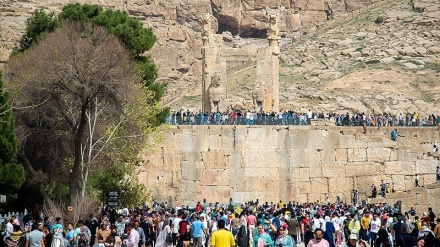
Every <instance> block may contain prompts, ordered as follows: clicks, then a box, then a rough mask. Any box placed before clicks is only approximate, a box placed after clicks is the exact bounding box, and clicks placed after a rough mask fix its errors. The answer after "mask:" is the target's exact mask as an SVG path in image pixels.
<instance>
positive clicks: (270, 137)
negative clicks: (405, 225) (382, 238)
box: [139, 125, 440, 212]
mask: <svg viewBox="0 0 440 247" xmlns="http://www.w3.org/2000/svg"><path fill="white" fill-rule="evenodd" d="M395 128H396V127H382V128H368V129H367V132H366V133H364V129H363V128H362V127H340V126H313V125H312V126H218V125H210V126H190V125H180V126H172V127H171V129H170V132H169V133H167V134H166V138H165V140H164V142H163V144H161V146H160V147H159V148H158V149H157V150H155V151H153V152H148V153H145V154H144V155H143V159H144V160H145V163H144V165H143V166H142V172H141V173H140V174H139V179H140V181H143V182H144V183H145V185H146V187H147V188H148V189H149V190H151V191H152V194H153V196H154V197H155V198H157V200H158V201H168V202H172V203H173V204H174V205H182V204H185V205H186V204H188V205H192V204H194V202H195V201H198V200H200V201H202V200H203V199H206V201H207V202H227V201H228V200H229V198H232V199H233V201H234V202H247V201H250V200H254V201H255V200H256V199H260V201H261V200H265V201H269V202H271V201H272V202H277V201H279V200H283V201H289V200H292V201H298V202H312V201H317V200H319V201H324V200H326V198H327V197H329V198H330V199H331V200H332V201H333V200H335V198H336V196H340V198H341V199H342V200H343V201H344V202H350V201H351V197H350V195H351V193H352V190H353V189H356V190H358V191H359V192H360V198H361V199H362V200H365V198H366V197H368V196H370V195H371V185H372V184H375V185H376V186H377V185H379V184H380V182H381V180H382V179H383V180H384V181H386V182H388V183H390V184H394V189H395V190H396V193H390V194H388V195H387V198H386V199H384V198H381V197H379V198H377V199H374V200H370V201H371V202H388V203H390V204H393V203H395V202H396V201H399V200H400V201H402V209H406V210H407V209H409V207H410V206H414V207H415V208H416V210H417V211H418V212H423V211H426V210H427V207H428V205H430V206H431V207H433V208H434V210H435V212H438V211H439V210H440V200H439V199H440V183H438V184H436V183H435V179H436V176H435V172H436V167H437V166H439V165H440V162H439V160H438V158H439V153H436V152H434V150H433V148H432V144H433V143H434V142H435V141H436V140H439V139H440V135H439V133H440V132H439V130H438V129H437V128H435V127H411V128H409V127H397V130H398V133H399V139H398V141H397V142H394V141H391V140H390V137H389V136H390V132H391V130H393V129H395ZM415 174H418V175H419V178H420V184H421V186H422V187H418V188H416V187H415V185H414V176H415Z"/></svg>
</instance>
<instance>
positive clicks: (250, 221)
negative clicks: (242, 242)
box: [247, 211, 257, 241]
mask: <svg viewBox="0 0 440 247" xmlns="http://www.w3.org/2000/svg"><path fill="white" fill-rule="evenodd" d="M247 223H248V225H249V233H250V235H249V238H250V240H251V241H252V239H253V237H252V235H253V234H254V231H255V226H256V225H257V217H255V215H254V212H253V211H251V212H250V213H249V215H248V216H247Z"/></svg>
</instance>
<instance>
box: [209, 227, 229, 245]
mask: <svg viewBox="0 0 440 247" xmlns="http://www.w3.org/2000/svg"><path fill="white" fill-rule="evenodd" d="M211 246H215V247H231V246H235V240H234V236H232V233H231V232H230V231H226V230H225V229H220V230H218V231H215V232H213V233H212V236H211Z"/></svg>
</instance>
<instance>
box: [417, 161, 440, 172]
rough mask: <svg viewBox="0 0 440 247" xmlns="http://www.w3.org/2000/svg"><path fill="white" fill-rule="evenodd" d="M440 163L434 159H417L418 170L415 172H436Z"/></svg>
mask: <svg viewBox="0 0 440 247" xmlns="http://www.w3.org/2000/svg"><path fill="white" fill-rule="evenodd" d="M438 165H439V163H438V161H436V160H434V159H429V160H417V161H416V170H415V172H414V173H417V174H427V173H433V172H435V169H436V167H437V166H438Z"/></svg>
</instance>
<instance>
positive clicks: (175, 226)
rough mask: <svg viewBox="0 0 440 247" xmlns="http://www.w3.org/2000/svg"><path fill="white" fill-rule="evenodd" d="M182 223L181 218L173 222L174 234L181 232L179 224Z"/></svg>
mask: <svg viewBox="0 0 440 247" xmlns="http://www.w3.org/2000/svg"><path fill="white" fill-rule="evenodd" d="M180 221H182V219H181V218H179V217H176V218H174V220H173V233H178V232H179V222H180Z"/></svg>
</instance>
